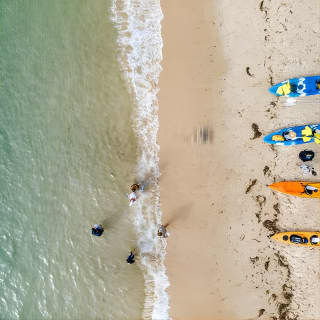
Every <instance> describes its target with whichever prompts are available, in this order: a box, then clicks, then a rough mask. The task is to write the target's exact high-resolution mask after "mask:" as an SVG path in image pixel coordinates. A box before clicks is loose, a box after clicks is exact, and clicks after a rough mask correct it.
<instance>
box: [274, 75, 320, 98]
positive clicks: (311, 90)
mask: <svg viewBox="0 0 320 320" xmlns="http://www.w3.org/2000/svg"><path fill="white" fill-rule="evenodd" d="M269 91H270V92H271V93H273V94H275V95H276V96H286V97H304V96H313V95H315V94H320V76H312V77H301V78H292V79H289V80H285V81H282V82H280V83H277V84H275V85H274V86H272V87H271V88H270V89H269Z"/></svg>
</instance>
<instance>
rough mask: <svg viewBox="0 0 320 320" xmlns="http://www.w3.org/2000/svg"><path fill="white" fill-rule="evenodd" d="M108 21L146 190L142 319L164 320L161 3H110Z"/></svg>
mask: <svg viewBox="0 0 320 320" xmlns="http://www.w3.org/2000/svg"><path fill="white" fill-rule="evenodd" d="M111 11H112V19H113V22H114V23H115V25H116V28H117V30H118V45H119V61H120V64H121V66H122V71H123V74H124V76H125V78H126V80H127V81H128V83H129V90H130V91H131V94H132V96H133V97H134V99H135V104H136V106H137V108H136V112H135V114H134V129H135V133H136V135H137V136H138V148H139V159H138V166H137V173H138V179H139V181H144V183H146V191H145V192H144V193H143V194H141V196H140V198H139V201H137V202H136V204H135V206H134V207H135V211H136V214H135V219H134V224H135V227H136V231H137V234H138V246H139V249H140V254H141V266H142V268H143V271H144V278H145V302H144V311H143V318H144V319H154V320H166V319H169V318H170V317H169V297H168V294H167V292H166V290H167V288H168V286H169V281H168V278H167V275H166V270H165V266H164V257H165V253H166V241H165V240H164V239H160V238H158V236H157V225H158V224H161V210H160V188H159V184H158V180H159V175H160V173H159V157H158V154H159V145H158V144H157V133H158V128H159V120H158V100H157V93H158V91H159V87H158V81H159V76H160V72H161V70H162V69H161V61H162V45H163V44H162V37H161V20H162V18H163V15H162V11H161V7H160V0H113V3H112V8H111Z"/></svg>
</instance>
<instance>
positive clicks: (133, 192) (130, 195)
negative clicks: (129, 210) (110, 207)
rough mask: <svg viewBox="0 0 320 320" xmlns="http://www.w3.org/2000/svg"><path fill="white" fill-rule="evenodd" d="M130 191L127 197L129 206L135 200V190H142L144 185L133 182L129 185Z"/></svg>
mask: <svg viewBox="0 0 320 320" xmlns="http://www.w3.org/2000/svg"><path fill="white" fill-rule="evenodd" d="M130 189H131V193H130V194H129V195H128V198H129V206H130V207H131V206H132V205H133V204H134V203H135V202H136V200H137V191H139V190H140V191H143V189H144V187H143V186H141V185H139V184H137V183H134V184H133V185H132V186H131V187H130Z"/></svg>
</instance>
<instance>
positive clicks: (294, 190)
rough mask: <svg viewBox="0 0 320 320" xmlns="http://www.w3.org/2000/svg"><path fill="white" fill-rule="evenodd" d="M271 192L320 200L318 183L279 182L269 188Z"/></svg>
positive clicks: (319, 185) (319, 184)
mask: <svg viewBox="0 0 320 320" xmlns="http://www.w3.org/2000/svg"><path fill="white" fill-rule="evenodd" d="M269 188H271V189H272V190H275V191H279V192H282V193H285V194H289V195H292V196H297V197H303V198H320V191H319V190H320V183H313V182H306V181H281V182H277V183H273V184H271V185H270V186H269Z"/></svg>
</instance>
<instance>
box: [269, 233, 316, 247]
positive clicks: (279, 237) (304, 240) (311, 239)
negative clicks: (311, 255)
mask: <svg viewBox="0 0 320 320" xmlns="http://www.w3.org/2000/svg"><path fill="white" fill-rule="evenodd" d="M271 239H273V240H275V241H279V242H282V243H287V244H296V245H299V246H305V247H320V232H317V231H288V232H280V233H276V234H275V235H273V236H272V237H271Z"/></svg>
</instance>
